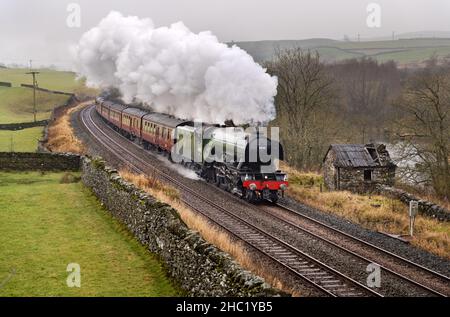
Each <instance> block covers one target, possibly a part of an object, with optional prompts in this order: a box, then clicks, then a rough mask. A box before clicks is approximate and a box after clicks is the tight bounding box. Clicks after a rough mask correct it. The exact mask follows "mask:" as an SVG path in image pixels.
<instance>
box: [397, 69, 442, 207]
mask: <svg viewBox="0 0 450 317" xmlns="http://www.w3.org/2000/svg"><path fill="white" fill-rule="evenodd" d="M398 105H399V107H400V109H402V110H403V111H404V116H403V118H402V120H400V121H399V122H398V125H399V133H398V134H399V136H400V137H401V138H402V139H403V140H404V141H405V148H407V149H409V153H408V154H409V155H411V156H412V157H415V158H419V161H420V162H419V163H417V164H416V166H415V169H416V170H417V171H419V172H421V173H422V174H423V175H426V176H427V180H428V181H429V183H430V184H431V185H432V186H433V188H434V190H435V192H436V194H438V195H439V196H441V197H444V198H447V199H448V198H450V168H449V159H450V69H447V68H446V67H438V66H437V64H436V63H435V62H433V61H430V62H429V63H428V66H427V67H426V68H425V69H424V70H422V71H419V72H417V73H416V74H415V75H414V76H412V78H411V79H410V80H409V81H408V83H407V85H406V87H405V90H404V93H403V96H402V97H401V99H400V100H399V102H398Z"/></svg>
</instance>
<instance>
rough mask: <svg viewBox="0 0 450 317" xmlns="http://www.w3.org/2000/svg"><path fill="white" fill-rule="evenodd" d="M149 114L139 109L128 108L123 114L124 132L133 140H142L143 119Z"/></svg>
mask: <svg viewBox="0 0 450 317" xmlns="http://www.w3.org/2000/svg"><path fill="white" fill-rule="evenodd" d="M147 114H148V112H147V111H144V110H141V109H137V108H127V109H125V110H123V112H122V130H123V131H124V132H125V133H127V134H128V136H129V137H130V138H132V139H135V138H139V139H140V138H141V126H142V117H144V116H145V115H147Z"/></svg>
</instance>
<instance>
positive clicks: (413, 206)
mask: <svg viewBox="0 0 450 317" xmlns="http://www.w3.org/2000/svg"><path fill="white" fill-rule="evenodd" d="M418 211H419V202H418V201H416V200H411V201H410V202H409V235H410V236H411V237H412V236H413V234H414V217H416V215H417V212H418Z"/></svg>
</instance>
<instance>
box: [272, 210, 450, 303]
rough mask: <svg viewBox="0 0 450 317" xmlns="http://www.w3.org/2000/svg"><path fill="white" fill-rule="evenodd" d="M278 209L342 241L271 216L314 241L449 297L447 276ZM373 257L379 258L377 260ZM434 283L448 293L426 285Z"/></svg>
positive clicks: (439, 294)
mask: <svg viewBox="0 0 450 317" xmlns="http://www.w3.org/2000/svg"><path fill="white" fill-rule="evenodd" d="M276 207H278V208H281V209H283V210H285V211H288V212H290V213H292V214H294V215H295V216H297V217H302V218H304V219H307V221H309V222H311V223H313V224H314V225H316V226H320V227H322V228H325V229H326V230H328V231H329V232H330V233H331V234H332V235H333V236H334V238H335V239H334V240H335V241H336V240H340V243H337V242H335V241H332V240H331V239H329V238H325V237H324V236H323V235H319V234H317V233H314V232H313V231H312V230H308V229H305V228H303V227H301V226H299V225H298V224H296V223H294V222H293V221H290V220H287V219H284V218H283V217H280V216H278V215H274V214H271V215H272V216H273V217H275V218H277V219H278V220H280V221H282V222H284V223H285V224H287V225H288V226H290V227H291V228H294V229H295V230H297V231H301V232H303V233H306V234H308V235H310V236H312V237H313V238H314V239H317V240H320V241H322V242H325V243H327V244H329V245H332V246H333V247H335V248H337V249H339V250H341V251H343V252H346V253H349V254H351V255H352V256H354V257H356V258H358V259H360V260H362V261H363V262H365V263H367V264H370V263H377V262H378V264H379V265H380V268H381V269H382V270H383V271H385V272H387V273H389V274H392V275H393V276H395V277H397V278H400V279H402V280H404V281H406V282H408V283H410V284H412V285H414V286H416V287H418V288H421V289H423V290H424V291H425V292H428V293H430V294H433V295H435V296H444V297H447V296H448V293H447V292H448V291H449V290H448V288H449V285H450V279H449V278H448V277H447V276H445V275H443V274H441V273H439V272H436V271H433V270H431V269H429V268H427V267H424V266H422V265H420V264H417V263H415V262H412V261H410V260H408V259H406V258H403V257H401V256H399V255H397V254H395V253H392V252H390V251H387V250H384V249H382V248H380V247H378V246H376V245H374V244H371V243H369V242H367V241H364V240H362V239H359V238H357V237H354V236H352V235H350V234H348V233H346V232H343V231H341V230H339V229H336V228H333V227H332V226H329V225H327V224H325V223H322V222H320V221H318V220H316V219H314V218H311V217H309V216H306V215H304V214H302V213H300V212H298V211H296V210H294V209H291V208H289V207H287V206H283V205H281V204H277V206H276ZM343 239H346V240H348V241H350V242H351V243H354V244H358V245H359V246H363V247H364V248H366V251H367V253H371V254H372V256H371V257H369V256H363V255H361V254H359V253H356V252H354V251H352V250H350V249H349V248H347V247H346V246H344V245H343V244H342V241H343ZM373 255H375V256H377V258H375V257H374V256H373ZM380 255H382V256H383V257H384V258H386V257H388V258H389V260H390V261H394V262H396V265H397V266H398V265H400V266H403V267H404V268H406V269H408V270H414V272H415V273H418V274H420V275H421V280H422V282H418V281H416V280H414V279H413V278H411V277H409V276H407V275H406V274H405V273H399V272H398V271H394V270H393V269H391V268H389V267H388V266H387V265H383V264H381V263H379V261H378V259H379V258H380ZM433 281H434V282H435V283H440V284H441V285H442V284H445V285H446V286H447V290H446V292H445V293H444V291H439V290H436V289H435V288H432V287H431V286H428V285H425V282H428V283H427V284H432V283H433ZM441 288H442V287H441Z"/></svg>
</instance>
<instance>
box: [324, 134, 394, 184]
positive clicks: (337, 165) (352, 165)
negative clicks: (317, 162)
mask: <svg viewBox="0 0 450 317" xmlns="http://www.w3.org/2000/svg"><path fill="white" fill-rule="evenodd" d="M396 167H397V166H396V165H395V164H394V163H393V162H392V160H391V157H390V156H389V152H388V151H387V150H386V146H385V145H384V144H373V143H371V144H332V145H330V147H329V148H328V151H327V154H326V155H325V157H324V159H323V176H324V182H325V186H326V187H327V188H328V189H330V190H350V191H353V192H357V193H365V192H373V191H375V190H376V186H377V185H378V184H382V185H387V186H392V185H394V178H395V169H396Z"/></svg>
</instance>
